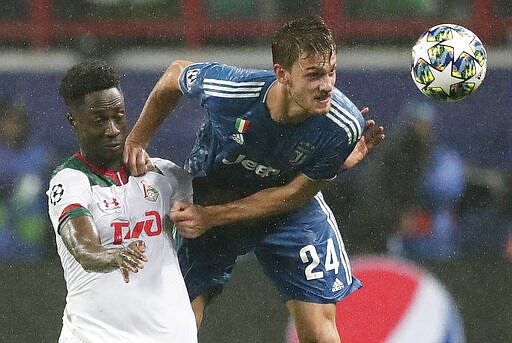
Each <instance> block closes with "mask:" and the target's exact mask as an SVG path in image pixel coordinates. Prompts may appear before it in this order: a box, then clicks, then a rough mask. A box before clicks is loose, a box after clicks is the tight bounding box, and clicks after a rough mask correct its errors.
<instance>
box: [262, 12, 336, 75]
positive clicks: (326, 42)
mask: <svg viewBox="0 0 512 343" xmlns="http://www.w3.org/2000/svg"><path fill="white" fill-rule="evenodd" d="M335 52H336V42H335V40H334V37H333V35H332V32H331V30H329V28H328V27H327V25H326V24H325V22H324V21H323V19H322V18H321V17H319V16H317V15H314V16H307V17H303V18H300V19H296V20H293V21H291V22H289V23H287V24H285V25H284V26H283V27H282V28H281V29H280V30H278V31H277V32H276V33H274V35H273V37H272V60H273V62H274V64H276V63H277V64H280V65H282V66H283V67H284V68H291V66H292V65H293V63H295V61H297V59H298V58H299V57H300V56H301V54H302V53H312V54H315V55H317V54H320V55H326V56H328V57H330V56H331V55H332V54H333V53H335Z"/></svg>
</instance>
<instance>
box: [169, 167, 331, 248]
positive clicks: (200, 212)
mask: <svg viewBox="0 0 512 343" xmlns="http://www.w3.org/2000/svg"><path fill="white" fill-rule="evenodd" d="M325 183H326V181H311V180H309V179H308V178H307V177H306V176H304V175H302V174H301V175H299V176H297V177H296V178H295V179H294V180H292V181H291V182H290V183H288V184H287V185H284V186H281V187H273V188H268V189H264V190H261V191H259V192H257V193H254V194H252V195H250V196H248V197H245V198H242V199H240V200H236V201H232V202H228V203H225V204H219V205H211V206H200V205H196V204H190V203H186V202H180V201H176V202H175V203H174V205H173V207H172V208H171V220H173V222H174V223H175V224H176V226H177V227H178V229H179V232H180V234H181V235H182V236H184V237H186V238H195V237H198V236H200V235H202V234H203V233H204V232H205V231H207V230H208V229H210V228H212V227H215V226H220V225H226V224H233V223H237V222H241V221H246V220H251V219H258V218H264V217H269V216H273V215H276V214H280V213H284V212H288V211H292V210H294V209H296V208H299V207H301V206H303V205H304V204H306V203H307V202H308V201H310V200H311V198H312V197H313V196H314V195H315V194H316V193H318V191H319V190H320V189H321V188H322V186H323V185H324V184H325Z"/></svg>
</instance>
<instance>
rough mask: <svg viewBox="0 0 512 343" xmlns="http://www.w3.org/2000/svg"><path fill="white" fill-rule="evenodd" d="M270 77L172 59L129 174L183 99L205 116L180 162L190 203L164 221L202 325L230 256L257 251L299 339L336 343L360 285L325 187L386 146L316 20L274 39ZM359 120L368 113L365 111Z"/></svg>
mask: <svg viewBox="0 0 512 343" xmlns="http://www.w3.org/2000/svg"><path fill="white" fill-rule="evenodd" d="M272 54H273V62H274V67H273V70H253V69H241V68H237V67H232V66H227V65H223V64H218V63H192V62H190V61H183V60H180V61H176V62H174V63H172V64H171V65H170V67H169V68H168V69H167V71H166V72H165V73H164V75H163V76H162V77H161V78H160V80H159V81H158V82H157V84H156V85H155V87H154V89H153V90H152V92H151V94H150V96H149V98H148V100H147V102H146V104H145V106H144V108H143V111H142V114H141V116H140V117H139V119H138V121H137V123H136V124H135V126H134V128H133V130H132V131H131V133H130V134H129V136H128V138H127V143H126V146H125V152H124V161H125V163H126V164H127V165H128V166H129V167H130V169H131V170H132V173H135V174H140V173H144V172H146V171H147V170H148V169H149V168H151V166H150V165H148V163H147V154H146V152H145V150H144V148H145V147H146V146H147V144H149V142H150V140H151V138H152V136H153V135H154V133H155V132H156V130H157V129H158V127H159V126H160V125H161V124H162V122H163V121H164V119H165V118H166V116H167V115H168V113H169V112H170V111H171V110H172V109H174V108H175V107H176V105H177V103H178V101H179V99H180V98H181V96H182V95H185V96H188V97H191V98H193V99H196V100H197V101H198V102H199V103H200V104H201V106H203V107H204V108H205V109H206V110H207V112H208V118H207V120H206V122H205V123H204V125H203V126H202V128H201V129H200V131H199V134H198V137H197V140H196V142H195V146H194V147H193V149H192V151H191V153H190V155H189V157H188V159H187V161H186V166H185V167H186V169H188V170H189V171H190V172H191V173H192V176H193V178H194V180H193V188H194V204H190V203H187V202H181V201H176V202H174V205H173V207H172V209H171V219H172V220H173V221H174V223H175V224H176V226H177V227H178V228H179V230H180V233H181V234H182V236H183V237H185V239H184V241H183V243H182V245H181V247H180V249H179V257H180V264H181V266H182V272H183V273H184V276H185V281H186V283H187V288H188V291H189V296H190V299H191V301H192V307H193V309H194V313H195V315H196V321H197V324H198V325H199V324H200V323H201V320H202V316H203V311H204V307H205V306H206V305H207V303H208V302H209V300H211V298H212V297H214V296H215V295H217V294H219V293H220V292H221V290H222V288H223V286H224V284H225V282H227V281H228V280H229V279H230V277H231V272H232V270H233V266H234V264H235V260H236V258H237V256H239V255H242V254H245V253H247V252H249V251H254V253H255V255H256V257H257V258H258V260H259V262H260V263H261V265H262V267H263V269H264V271H265V273H266V275H267V276H268V277H269V278H270V279H272V281H273V282H274V284H275V285H276V287H277V289H278V291H279V293H280V295H281V296H282V298H283V299H284V300H285V302H286V305H287V307H288V309H289V311H290V313H291V315H292V316H293V319H294V320H295V324H296V327H297V331H298V335H299V338H300V340H301V342H339V340H340V338H339V334H338V332H337V329H336V320H335V314H336V302H338V301H339V300H341V299H343V298H345V297H346V296H347V295H349V294H350V293H352V292H353V291H355V290H356V289H358V288H359V287H361V283H360V282H359V280H358V279H357V278H356V277H354V276H353V275H352V274H351V270H350V262H349V259H348V256H347V252H346V251H345V247H344V244H343V241H342V238H341V234H340V232H339V230H338V226H337V224H336V220H335V218H334V216H333V213H332V212H331V210H330V209H329V207H328V206H327V204H326V203H325V201H324V199H323V196H322V193H321V189H322V187H323V186H325V185H326V184H327V183H328V182H329V181H331V180H333V179H334V178H336V176H337V175H338V174H339V173H340V172H341V171H342V170H343V169H344V168H350V167H352V166H353V165H354V164H355V163H357V162H358V161H360V160H361V159H362V158H363V157H364V156H365V155H366V153H367V152H368V150H370V149H372V148H373V146H374V145H376V144H378V143H380V142H381V141H382V140H383V139H384V132H383V128H382V127H380V126H377V125H375V122H374V121H373V120H367V121H365V119H364V118H363V115H362V114H361V112H360V111H359V110H358V109H357V108H356V106H355V105H354V104H353V103H352V102H351V101H350V100H349V99H348V98H347V97H346V96H345V95H343V93H341V92H340V91H339V90H338V89H336V88H335V87H334V84H335V81H336V44H335V41H334V38H333V36H332V34H331V32H330V30H329V29H328V28H327V26H326V25H325V24H324V22H323V21H322V19H321V18H319V17H316V16H314V17H307V18H302V19H298V20H296V21H293V22H291V23H288V24H286V25H285V26H284V27H283V28H282V29H280V30H279V31H278V32H276V33H275V35H274V37H273V40H272ZM363 112H366V110H365V111H363Z"/></svg>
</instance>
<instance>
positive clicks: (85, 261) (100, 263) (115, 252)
mask: <svg viewBox="0 0 512 343" xmlns="http://www.w3.org/2000/svg"><path fill="white" fill-rule="evenodd" d="M119 252H120V249H118V248H110V249H106V248H98V249H91V248H78V249H75V251H74V252H71V254H72V255H73V256H74V257H75V259H76V260H77V262H78V263H80V265H81V266H82V268H84V270H86V271H88V272H97V273H107V272H110V271H112V270H114V269H117V268H119V266H118V262H117V259H118V256H119Z"/></svg>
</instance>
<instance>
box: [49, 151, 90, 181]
mask: <svg viewBox="0 0 512 343" xmlns="http://www.w3.org/2000/svg"><path fill="white" fill-rule="evenodd" d="M86 170H87V169H86V168H84V165H83V163H82V162H81V161H80V160H79V159H77V158H76V157H75V156H72V157H70V158H69V159H67V160H66V161H64V162H63V163H61V164H60V165H58V166H57V167H56V168H55V169H54V170H53V172H52V174H51V176H50V183H54V182H71V183H73V184H77V183H82V182H87V183H89V181H88V180H89V177H88V176H87V173H86Z"/></svg>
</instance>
